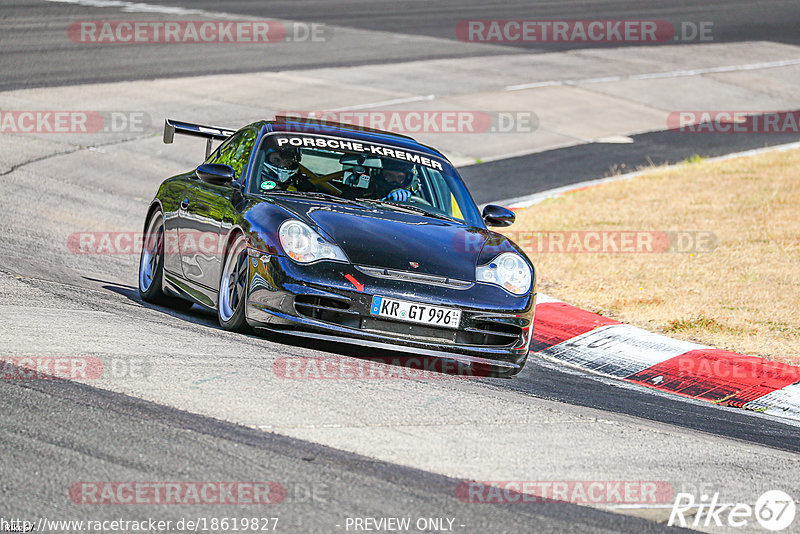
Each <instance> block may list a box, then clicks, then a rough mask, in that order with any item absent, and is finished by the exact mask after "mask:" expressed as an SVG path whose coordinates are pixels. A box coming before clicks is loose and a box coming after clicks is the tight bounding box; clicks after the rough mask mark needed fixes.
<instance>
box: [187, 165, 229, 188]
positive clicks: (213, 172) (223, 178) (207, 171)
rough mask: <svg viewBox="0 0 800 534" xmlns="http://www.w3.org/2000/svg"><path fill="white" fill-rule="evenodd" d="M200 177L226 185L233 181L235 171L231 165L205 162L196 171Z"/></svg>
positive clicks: (213, 182) (215, 183)
mask: <svg viewBox="0 0 800 534" xmlns="http://www.w3.org/2000/svg"><path fill="white" fill-rule="evenodd" d="M194 172H195V174H196V175H197V177H198V178H200V179H201V180H203V181H204V182H208V183H210V184H214V185H225V184H228V183H230V182H231V181H233V178H234V172H233V168H232V167H231V166H230V165H222V164H221V163H204V164H202V165H200V166H199V167H197V170H196V171H194Z"/></svg>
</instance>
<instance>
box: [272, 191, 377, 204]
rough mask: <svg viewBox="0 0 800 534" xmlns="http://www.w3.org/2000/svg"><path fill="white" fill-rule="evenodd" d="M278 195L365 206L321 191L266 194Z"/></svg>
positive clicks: (273, 192)
mask: <svg viewBox="0 0 800 534" xmlns="http://www.w3.org/2000/svg"><path fill="white" fill-rule="evenodd" d="M276 193H279V194H281V195H294V196H298V197H306V198H320V199H323V200H333V201H335V202H341V203H342V204H353V205H356V206H363V204H361V203H360V202H356V201H355V200H352V199H349V198H344V197H337V196H336V195H332V194H330V193H322V192H320V191H269V192H267V193H265V194H267V195H274V194H276Z"/></svg>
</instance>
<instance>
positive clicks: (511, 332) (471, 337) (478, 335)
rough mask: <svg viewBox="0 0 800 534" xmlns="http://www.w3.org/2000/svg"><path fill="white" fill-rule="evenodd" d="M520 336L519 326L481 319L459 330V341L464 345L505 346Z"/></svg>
mask: <svg viewBox="0 0 800 534" xmlns="http://www.w3.org/2000/svg"><path fill="white" fill-rule="evenodd" d="M520 336H522V328H520V327H519V326H515V325H511V324H506V323H497V322H494V321H481V322H478V323H476V324H475V326H473V327H468V328H465V329H464V331H463V332H459V339H458V342H459V343H464V344H466V345H485V346H494V347H505V346H507V345H512V344H514V343H515V342H516V341H517V340H518V339H520Z"/></svg>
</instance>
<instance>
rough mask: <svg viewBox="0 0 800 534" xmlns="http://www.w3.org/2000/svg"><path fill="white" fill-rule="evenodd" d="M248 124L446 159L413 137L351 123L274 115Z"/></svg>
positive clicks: (272, 130)
mask: <svg viewBox="0 0 800 534" xmlns="http://www.w3.org/2000/svg"><path fill="white" fill-rule="evenodd" d="M250 126H258V127H259V128H260V127H261V126H266V127H267V130H268V131H270V132H292V133H300V134H302V133H306V134H316V135H330V136H335V137H345V138H347V139H354V140H357V141H365V142H372V143H382V144H385V145H391V146H395V147H399V148H405V149H409V150H415V151H417V152H423V153H426V154H430V155H432V156H436V157H438V158H442V159H444V160H445V161H447V158H445V156H444V154H442V153H441V152H439V151H438V150H436V149H435V148H433V147H429V146H427V145H423V144H422V143H420V142H418V141H416V140H415V139H413V138H411V137H408V136H406V135H402V134H397V133H392V132H385V131H382V130H375V129H372V128H366V127H362V126H356V125H353V124H344V123H338V122H330V121H321V120H316V119H307V118H295V117H276V118H275V120H272V121H266V120H265V121H260V122H258V123H255V124H254V125H250Z"/></svg>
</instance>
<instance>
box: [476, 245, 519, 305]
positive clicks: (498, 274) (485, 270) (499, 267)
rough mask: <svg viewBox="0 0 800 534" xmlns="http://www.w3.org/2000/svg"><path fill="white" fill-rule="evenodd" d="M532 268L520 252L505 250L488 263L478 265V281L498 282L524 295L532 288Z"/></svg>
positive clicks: (512, 291) (508, 289) (510, 291)
mask: <svg viewBox="0 0 800 534" xmlns="http://www.w3.org/2000/svg"><path fill="white" fill-rule="evenodd" d="M532 277H533V275H532V273H531V268H530V267H528V264H527V263H526V262H525V260H523V259H522V257H521V256H520V255H519V254H514V253H513V252H503V253H502V254H500V255H499V256H497V257H496V258H495V259H493V260H492V261H491V262H490V263H489V264H488V265H478V268H477V269H476V270H475V278H476V280H478V282H487V283H489V284H496V285H498V286H500V287H502V288H503V289H505V290H506V291H508V292H509V293H513V294H514V295H524V294H525V293H527V292H528V291H530V289H531V278H532Z"/></svg>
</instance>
